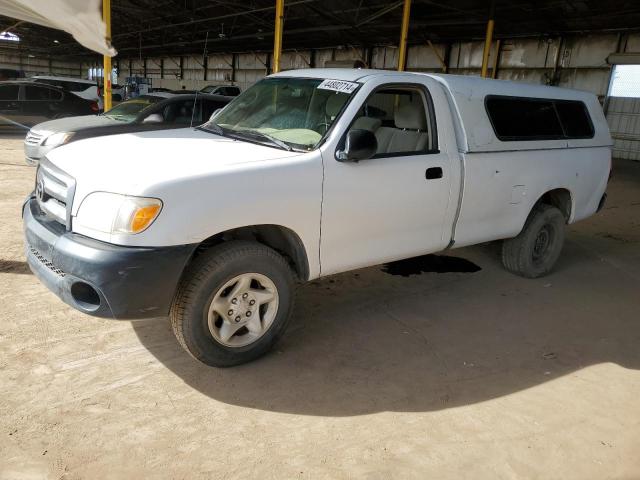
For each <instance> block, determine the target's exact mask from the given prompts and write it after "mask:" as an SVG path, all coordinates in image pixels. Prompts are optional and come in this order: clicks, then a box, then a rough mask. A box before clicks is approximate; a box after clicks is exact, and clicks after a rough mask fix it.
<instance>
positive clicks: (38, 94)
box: [24, 85, 62, 101]
mask: <svg viewBox="0 0 640 480" xmlns="http://www.w3.org/2000/svg"><path fill="white" fill-rule="evenodd" d="M24 98H25V100H27V101H37V100H46V101H50V100H61V99H62V93H60V92H58V91H56V90H53V89H51V88H46V87H38V86H36V85H27V86H26V87H25V89H24Z"/></svg>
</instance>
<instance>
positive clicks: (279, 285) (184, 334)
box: [170, 241, 294, 367]
mask: <svg viewBox="0 0 640 480" xmlns="http://www.w3.org/2000/svg"><path fill="white" fill-rule="evenodd" d="M293 300H294V277H293V272H292V271H291V268H290V267H289V265H288V263H287V262H286V260H285V259H284V258H283V257H282V256H281V255H280V254H278V253H277V252H276V251H274V250H273V249H271V248H269V247H266V246H264V245H261V244H258V243H252V242H240V241H237V242H229V243H226V244H222V245H219V246H216V247H214V248H212V249H211V250H209V251H207V252H205V253H204V254H202V255H201V256H200V257H198V258H196V260H195V261H194V262H193V263H192V264H191V265H190V266H189V267H188V270H187V271H186V272H185V276H184V278H183V280H182V282H181V285H180V287H179V289H178V293H177V295H176V298H175V299H174V302H173V305H172V307H171V311H170V319H171V324H172V327H173V332H174V334H175V336H176V338H177V339H178V341H179V342H180V344H181V345H182V346H183V347H184V349H185V350H186V351H187V352H189V354H191V356H193V357H194V358H195V359H197V360H200V361H201V362H203V363H206V364H207V365H211V366H214V367H229V366H233V365H238V364H241V363H245V362H248V361H251V360H253V359H255V358H257V357H259V356H261V355H263V354H265V353H266V352H267V351H269V350H270V349H271V348H272V347H273V345H274V344H275V343H276V342H277V341H278V339H279V338H280V337H281V336H282V334H283V333H284V331H285V329H286V326H287V324H288V323H289V319H290V317H291V312H292V306H293Z"/></svg>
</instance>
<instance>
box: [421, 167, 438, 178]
mask: <svg viewBox="0 0 640 480" xmlns="http://www.w3.org/2000/svg"><path fill="white" fill-rule="evenodd" d="M424 176H425V178H426V179H427V180H435V179H436V178H442V168H441V167H432V168H427V171H426V172H425V174H424Z"/></svg>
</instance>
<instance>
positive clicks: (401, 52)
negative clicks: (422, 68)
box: [398, 0, 411, 72]
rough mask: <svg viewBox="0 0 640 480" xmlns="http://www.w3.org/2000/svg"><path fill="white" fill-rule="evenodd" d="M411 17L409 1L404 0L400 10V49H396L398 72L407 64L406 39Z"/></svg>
mask: <svg viewBox="0 0 640 480" xmlns="http://www.w3.org/2000/svg"><path fill="white" fill-rule="evenodd" d="M410 16H411V0H404V8H403V9H402V29H401V30H400V48H399V49H398V71H399V72H402V71H404V67H405V65H406V64H407V37H408V35H409V17H410Z"/></svg>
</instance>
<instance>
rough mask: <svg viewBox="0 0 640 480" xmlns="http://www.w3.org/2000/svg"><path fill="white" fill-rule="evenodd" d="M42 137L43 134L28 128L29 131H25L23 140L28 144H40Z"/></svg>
mask: <svg viewBox="0 0 640 480" xmlns="http://www.w3.org/2000/svg"><path fill="white" fill-rule="evenodd" d="M43 139H44V134H42V133H36V132H34V131H33V130H29V133H27V136H26V138H25V139H24V141H25V143H28V144H29V145H40V143H42V140H43Z"/></svg>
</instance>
